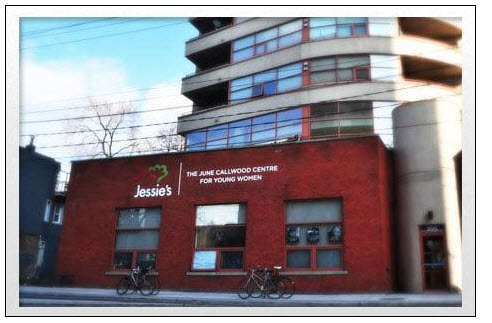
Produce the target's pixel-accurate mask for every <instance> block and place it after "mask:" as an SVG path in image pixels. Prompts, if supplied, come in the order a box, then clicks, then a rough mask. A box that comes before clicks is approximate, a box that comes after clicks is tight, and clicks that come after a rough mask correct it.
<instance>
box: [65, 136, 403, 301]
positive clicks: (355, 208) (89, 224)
mask: <svg viewBox="0 0 492 323" xmlns="http://www.w3.org/2000/svg"><path fill="white" fill-rule="evenodd" d="M388 154H389V153H388V151H387V150H386V148H384V145H383V144H382V143H381V141H380V139H379V138H378V137H375V136H374V137H365V138H358V139H343V140H331V141H322V142H309V143H302V142H301V143H293V144H286V145H275V146H265V147H252V148H242V149H235V150H220V151H210V152H193V153H181V154H169V155H154V156H141V157H133V158H121V159H113V160H94V161H86V162H76V163H74V165H73V167H72V172H71V181H70V184H69V189H68V196H67V202H66V207H65V210H66V211H65V216H64V225H63V229H62V236H61V242H60V247H59V257H58V259H59V260H58V268H57V270H58V274H68V275H71V276H72V277H73V280H74V284H75V285H82V286H112V285H113V284H114V283H115V278H110V277H108V276H106V275H105V272H106V271H109V270H111V269H112V268H111V266H112V259H113V248H114V234H115V222H116V217H117V209H118V208H127V207H151V206H160V207H162V221H161V229H160V236H159V238H160V242H159V251H158V256H157V258H158V259H157V267H158V271H159V274H160V277H161V282H162V285H163V287H164V288H167V289H182V290H186V289H189V290H200V289H204V290H228V289H229V290H232V289H235V287H236V285H237V283H238V281H239V280H240V277H238V276H216V277H210V276H189V275H186V273H187V272H189V271H190V270H191V262H192V255H193V251H194V229H195V227H194V226H195V206H196V205H200V204H217V203H238V202H242V203H246V204H247V211H246V212H247V213H246V246H245V258H244V262H245V265H246V266H249V265H256V264H260V265H281V266H283V267H284V268H285V265H286V264H285V261H286V251H285V211H284V207H285V201H287V200H301V199H317V198H332V197H336V198H342V199H343V230H344V237H343V239H344V249H343V267H344V268H343V269H344V270H345V271H347V274H343V275H311V276H292V278H293V279H294V280H295V283H296V287H297V288H298V290H299V291H301V292H302V291H305V292H308V291H309V292H330V291H354V292H355V291H389V290H391V289H392V288H393V280H392V257H391V221H390V216H391V212H390V193H391V192H390V189H389V188H390V186H389V183H390V180H391V172H390V168H391V167H390V164H391V163H390V159H389V156H388ZM154 164H166V165H167V167H168V169H169V175H168V176H167V177H166V178H165V179H164V180H162V182H161V183H160V185H161V186H165V185H166V184H167V185H170V186H171V187H172V190H173V193H172V195H171V196H169V197H158V198H134V197H133V196H134V194H135V188H136V186H137V185H139V184H140V185H141V186H144V187H151V186H152V185H154V184H155V182H152V179H149V178H141V177H140V178H139V176H140V175H139V174H142V170H145V169H148V167H149V166H153V165H154ZM180 164H181V166H182V177H181V183H180V185H179V169H180ZM264 165H278V172H273V173H263V174H262V180H261V181H250V182H241V183H238V182H235V183H221V184H206V185H205V184H200V183H199V180H198V178H190V177H187V176H186V172H188V171H191V170H208V169H227V168H235V167H253V166H264ZM144 177H145V176H144ZM153 183H154V184H153ZM178 186H180V192H179V195H178Z"/></svg>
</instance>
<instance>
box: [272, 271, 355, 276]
mask: <svg viewBox="0 0 492 323" xmlns="http://www.w3.org/2000/svg"><path fill="white" fill-rule="evenodd" d="M280 274H281V275H285V276H330V275H334V276H335V275H341V276H346V275H348V271H347V270H318V271H307V270H306V271H281V272H280Z"/></svg>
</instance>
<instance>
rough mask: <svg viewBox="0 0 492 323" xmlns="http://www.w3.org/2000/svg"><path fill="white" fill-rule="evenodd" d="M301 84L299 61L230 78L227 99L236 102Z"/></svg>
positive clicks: (293, 87)
mask: <svg viewBox="0 0 492 323" xmlns="http://www.w3.org/2000/svg"><path fill="white" fill-rule="evenodd" d="M301 86H302V63H301V62H299V63H294V64H290V65H286V66H282V67H279V68H276V69H271V70H267V71H264V72H261V73H257V74H254V75H251V76H246V77H242V78H239V79H235V80H232V81H231V83H230V96H229V99H230V101H231V102H237V101H240V100H245V99H249V98H253V97H258V96H267V95H272V94H275V93H277V92H284V91H289V90H293V89H296V88H299V87H301Z"/></svg>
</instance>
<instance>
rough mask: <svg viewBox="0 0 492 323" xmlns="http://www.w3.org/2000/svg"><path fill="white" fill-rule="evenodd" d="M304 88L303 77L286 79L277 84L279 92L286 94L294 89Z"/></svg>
mask: <svg viewBox="0 0 492 323" xmlns="http://www.w3.org/2000/svg"><path fill="white" fill-rule="evenodd" d="M301 86H302V78H301V75H299V76H294V77H290V78H286V79H282V80H279V81H278V82H277V90H278V92H284V91H288V90H292V89H297V88H299V87H301Z"/></svg>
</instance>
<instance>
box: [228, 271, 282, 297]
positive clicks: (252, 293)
mask: <svg viewBox="0 0 492 323" xmlns="http://www.w3.org/2000/svg"><path fill="white" fill-rule="evenodd" d="M275 268H276V267H275ZM279 268H280V267H279ZM271 273H272V270H271V269H269V268H261V267H260V266H256V267H250V268H249V269H248V276H247V277H244V278H243V279H241V281H240V282H239V285H238V291H237V294H238V296H239V297H240V298H241V299H246V298H248V297H252V298H258V297H265V296H266V297H268V298H272V299H277V298H280V297H282V294H283V292H284V283H283V280H278V281H274V280H273V279H272V276H271Z"/></svg>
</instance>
